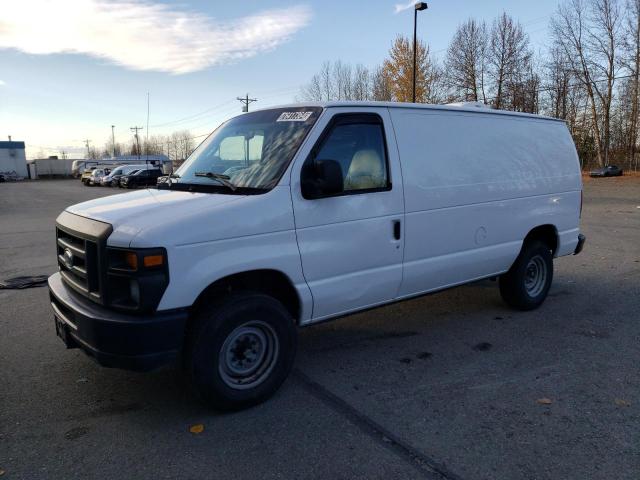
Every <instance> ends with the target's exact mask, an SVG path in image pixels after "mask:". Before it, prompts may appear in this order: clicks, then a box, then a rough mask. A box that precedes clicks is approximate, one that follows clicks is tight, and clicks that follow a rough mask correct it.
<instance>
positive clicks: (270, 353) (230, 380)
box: [218, 320, 280, 390]
mask: <svg viewBox="0 0 640 480" xmlns="http://www.w3.org/2000/svg"><path fill="white" fill-rule="evenodd" d="M279 350H280V343H279V341H278V336H277V335H276V332H275V331H274V329H273V328H272V327H271V326H270V325H269V324H267V323H265V322H262V321H259V320H256V321H251V322H247V323H244V324H242V325H240V326H239V327H237V328H236V329H235V330H233V331H232V332H231V333H230V334H229V336H228V337H227V338H226V340H225V341H224V343H223V344H222V348H221V349H220V353H219V358H218V372H219V373H220V377H221V378H222V381H223V382H224V383H225V384H227V385H228V386H229V387H231V388H233V389H236V390H246V389H248V388H254V387H257V386H258V385H260V384H261V383H262V382H264V381H265V380H266V379H267V378H268V377H269V375H270V374H271V372H272V370H273V368H274V366H275V364H276V361H277V359H278V352H279Z"/></svg>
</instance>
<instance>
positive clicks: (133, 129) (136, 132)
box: [129, 127, 144, 160]
mask: <svg viewBox="0 0 640 480" xmlns="http://www.w3.org/2000/svg"><path fill="white" fill-rule="evenodd" d="M143 128H144V127H131V128H130V129H129V130H131V131H132V132H134V134H133V135H134V137H136V145H137V150H138V160H140V137H139V136H138V130H142V129H143Z"/></svg>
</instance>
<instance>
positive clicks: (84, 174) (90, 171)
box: [80, 166, 98, 185]
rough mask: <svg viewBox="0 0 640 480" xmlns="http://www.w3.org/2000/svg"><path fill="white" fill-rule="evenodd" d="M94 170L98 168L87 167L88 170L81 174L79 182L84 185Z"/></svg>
mask: <svg viewBox="0 0 640 480" xmlns="http://www.w3.org/2000/svg"><path fill="white" fill-rule="evenodd" d="M96 168H98V167H95V166H94V167H89V168H87V169H85V171H84V172H82V175H81V176H80V181H81V182H82V183H84V184H85V185H86V184H87V181H88V180H89V177H90V176H91V174H92V173H93V171H94V170H95V169H96Z"/></svg>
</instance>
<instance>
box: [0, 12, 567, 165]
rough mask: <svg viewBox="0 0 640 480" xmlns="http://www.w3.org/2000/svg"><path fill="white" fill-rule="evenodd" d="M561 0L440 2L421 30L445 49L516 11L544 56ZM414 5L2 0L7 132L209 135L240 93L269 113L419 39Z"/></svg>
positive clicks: (95, 140) (60, 143)
mask: <svg viewBox="0 0 640 480" xmlns="http://www.w3.org/2000/svg"><path fill="white" fill-rule="evenodd" d="M558 1H561V0H537V1H536V2H532V1H528V0H527V1H525V0H517V1H516V0H482V1H480V0H432V1H429V2H427V3H428V5H429V8H428V10H426V11H423V12H420V13H419V20H418V22H419V23H418V35H419V37H420V38H421V39H422V40H424V41H426V42H427V43H428V44H429V46H430V48H431V51H432V52H433V53H434V54H435V55H436V57H439V58H442V57H443V56H444V54H445V52H446V48H447V45H448V43H449V41H450V39H451V37H452V35H453V33H454V31H455V29H456V27H457V26H458V25H459V24H460V23H462V22H463V21H465V20H466V19H467V18H469V17H475V18H478V19H485V20H486V21H487V22H488V23H490V22H491V21H492V19H493V18H494V17H495V16H497V15H499V14H501V13H502V12H503V11H506V12H507V13H509V14H510V15H512V16H513V17H514V18H516V19H518V20H519V21H520V22H521V23H522V24H523V26H524V28H525V30H526V31H527V33H528V34H529V36H530V39H531V42H532V46H533V47H534V49H535V50H536V51H538V50H544V48H545V41H546V39H547V37H548V32H547V26H548V21H549V18H550V16H551V15H552V14H553V13H554V11H555V10H556V8H557V4H558ZM413 3H414V2H405V1H404V0H395V1H394V0H391V1H387V0H370V1H368V2H362V1H361V0H360V1H354V0H349V1H347V0H343V1H338V0H324V1H305V0H287V1H283V0H261V1H254V0H244V1H243V2H235V1H229V2H220V1H215V0H180V1H178V2H172V1H169V0H2V7H1V9H2V15H1V16H0V139H1V140H5V139H6V138H7V136H8V135H11V136H12V139H13V140H22V141H25V143H26V145H27V156H28V157H29V158H33V157H36V156H39V155H41V154H45V155H56V154H58V153H59V151H60V150H65V151H66V152H67V153H68V155H69V157H70V158H71V157H73V158H82V157H83V154H84V153H85V152H86V148H85V147H84V145H85V143H84V141H85V140H86V139H89V140H90V145H92V146H95V147H97V148H99V149H102V148H104V145H105V143H106V142H107V141H108V140H109V139H110V136H111V125H115V128H114V132H115V137H116V141H117V142H122V143H127V144H128V143H129V142H131V138H132V134H131V131H130V127H133V126H139V127H144V129H143V130H142V131H141V135H142V136H144V135H146V134H147V131H146V125H147V94H148V95H149V131H148V133H149V134H150V135H154V134H169V133H171V132H172V131H176V130H183V129H186V130H189V131H190V132H191V133H192V134H193V135H194V136H198V135H204V134H206V133H208V132H210V131H211V130H213V129H215V128H216V127H217V126H218V125H219V124H220V123H221V122H222V121H224V120H226V119H228V118H230V117H231V116H234V115H237V114H239V113H240V109H241V105H240V102H238V101H237V100H236V97H238V96H244V95H245V94H247V93H248V94H249V95H250V96H251V97H253V98H257V99H258V101H257V102H255V103H253V104H252V105H251V107H250V108H265V107H269V106H273V105H278V104H283V103H290V102H293V101H295V100H296V97H297V96H298V95H299V93H300V88H301V86H303V85H304V84H305V83H306V82H308V80H309V79H310V77H311V76H312V75H313V74H314V73H316V72H317V71H318V70H319V68H320V65H321V64H322V62H324V61H325V60H330V61H334V60H342V61H343V62H348V63H351V64H356V63H362V64H364V65H365V66H367V67H370V68H374V67H375V66H376V65H378V64H379V63H381V62H382V60H383V59H384V57H385V56H386V54H387V52H388V50H389V47H390V46H391V43H392V42H393V40H394V38H395V37H396V36H397V35H398V34H404V35H409V36H410V35H412V32H413V9H412V4H413Z"/></svg>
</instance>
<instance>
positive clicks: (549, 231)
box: [523, 225, 558, 255]
mask: <svg viewBox="0 0 640 480" xmlns="http://www.w3.org/2000/svg"><path fill="white" fill-rule="evenodd" d="M531 240H539V241H541V242H542V243H544V244H545V245H547V246H548V247H549V248H550V249H551V252H552V253H553V254H554V255H555V253H556V250H557V249H558V231H557V230H556V227H554V226H553V225H540V226H538V227H536V228H534V229H533V230H531V231H530V232H529V233H528V234H527V236H526V237H525V239H524V242H523V244H524V243H527V242H528V241H531Z"/></svg>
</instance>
